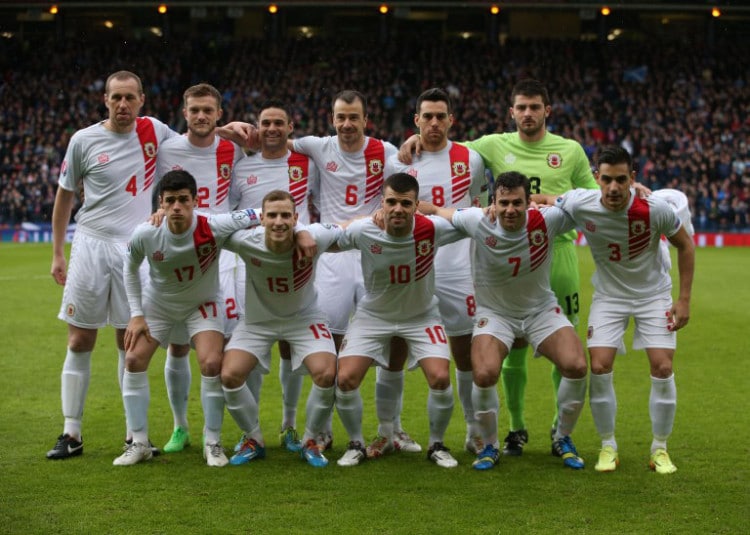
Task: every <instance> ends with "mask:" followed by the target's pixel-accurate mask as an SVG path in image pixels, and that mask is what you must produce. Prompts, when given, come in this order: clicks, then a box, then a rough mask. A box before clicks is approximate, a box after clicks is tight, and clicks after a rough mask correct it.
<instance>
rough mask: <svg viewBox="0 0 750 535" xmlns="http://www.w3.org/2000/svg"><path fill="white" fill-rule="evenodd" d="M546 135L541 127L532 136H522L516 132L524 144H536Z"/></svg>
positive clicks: (520, 132) (544, 129) (545, 131)
mask: <svg viewBox="0 0 750 535" xmlns="http://www.w3.org/2000/svg"><path fill="white" fill-rule="evenodd" d="M546 134H547V128H546V126H545V127H542V128H541V129H539V131H538V132H536V133H535V134H532V135H528V134H524V133H523V132H522V131H520V130H519V131H518V138H519V139H520V140H521V141H523V142H524V143H536V142H538V141H541V140H543V139H544V136H545V135H546Z"/></svg>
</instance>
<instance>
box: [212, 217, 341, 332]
mask: <svg viewBox="0 0 750 535" xmlns="http://www.w3.org/2000/svg"><path fill="white" fill-rule="evenodd" d="M304 230H307V231H309V232H310V233H311V234H312V236H313V238H314V239H315V242H316V243H317V248H318V253H317V254H316V255H315V257H314V258H313V259H312V261H311V260H310V259H309V258H306V257H302V256H299V254H298V252H297V249H296V248H294V249H292V250H290V251H288V252H286V253H283V254H277V253H274V252H271V251H269V249H268V247H266V236H265V228H264V227H260V228H256V229H251V230H247V231H241V232H237V233H235V234H234V235H232V237H231V238H229V241H228V242H227V243H226V248H227V249H228V250H231V251H234V252H236V253H237V254H239V255H240V257H241V258H242V259H243V260H244V261H245V280H246V284H245V303H247V306H246V310H245V323H259V322H264V321H268V320H272V319H279V320H283V319H285V318H289V317H293V316H296V315H297V314H298V313H299V312H301V311H305V313H307V312H312V311H313V310H317V295H318V294H317V292H316V290H315V284H314V272H315V264H316V263H317V261H318V258H319V257H320V255H321V254H322V253H323V252H324V251H326V250H327V249H328V248H329V247H330V246H331V245H333V244H334V243H336V241H337V240H338V239H339V237H340V236H341V235H342V232H343V231H342V229H341V227H339V226H337V225H328V224H325V225H321V224H319V223H314V224H312V225H310V226H308V227H306V228H305V229H304Z"/></svg>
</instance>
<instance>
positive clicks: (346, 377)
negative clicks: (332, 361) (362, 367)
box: [336, 369, 361, 392]
mask: <svg viewBox="0 0 750 535" xmlns="http://www.w3.org/2000/svg"><path fill="white" fill-rule="evenodd" d="M360 382H361V381H360V379H359V377H357V376H356V375H355V374H352V373H349V372H348V370H346V369H343V370H342V369H339V373H338V375H337V376H336V384H338V387H339V389H341V390H343V391H344V392H349V391H350V390H355V389H356V388H359V384H360Z"/></svg>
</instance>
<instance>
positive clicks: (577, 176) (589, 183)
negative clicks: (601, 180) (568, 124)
mask: <svg viewBox="0 0 750 535" xmlns="http://www.w3.org/2000/svg"><path fill="white" fill-rule="evenodd" d="M575 145H576V148H575V149H574V152H573V157H574V158H575V162H576V165H575V171H574V173H573V176H572V177H570V182H571V183H572V184H573V187H574V188H583V189H597V188H598V187H599V184H597V183H596V179H595V178H594V173H592V172H591V165H590V164H589V159H588V157H587V156H586V152H584V150H583V147H581V144H580V143H576V144H575Z"/></svg>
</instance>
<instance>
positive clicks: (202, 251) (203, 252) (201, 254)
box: [198, 243, 216, 260]
mask: <svg viewBox="0 0 750 535" xmlns="http://www.w3.org/2000/svg"><path fill="white" fill-rule="evenodd" d="M215 250H216V246H215V245H213V244H210V243H206V244H203V245H201V246H200V247H198V259H199V260H202V259H203V258H208V257H209V256H211V255H212V254H214V251H215Z"/></svg>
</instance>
